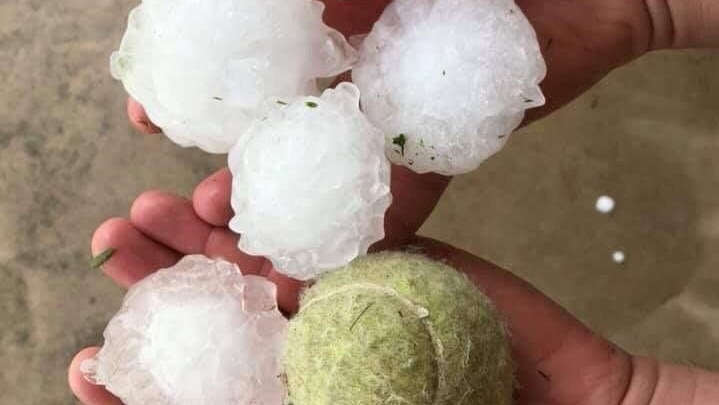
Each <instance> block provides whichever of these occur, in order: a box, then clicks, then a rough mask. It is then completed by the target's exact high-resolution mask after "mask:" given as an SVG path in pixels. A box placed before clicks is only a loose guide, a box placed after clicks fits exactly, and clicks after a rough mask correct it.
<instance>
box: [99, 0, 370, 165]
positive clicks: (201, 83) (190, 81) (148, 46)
mask: <svg viewBox="0 0 719 405" xmlns="http://www.w3.org/2000/svg"><path fill="white" fill-rule="evenodd" d="M323 10H324V5H323V4H322V3H320V2H319V1H316V0H214V1H197V0H144V1H143V2H142V4H140V5H139V6H138V7H137V8H135V9H134V10H133V11H132V12H131V13H130V18H129V23H128V28H127V32H126V33H125V37H124V38H123V40H122V44H121V46H120V50H119V51H117V52H115V53H114V54H113V55H112V58H111V67H112V74H113V76H114V77H115V78H117V79H119V80H122V81H123V83H124V85H125V89H126V90H127V92H128V93H130V95H131V96H132V97H133V98H135V99H136V100H138V101H139V102H140V103H141V104H142V105H143V106H144V107H145V110H146V112H147V114H148V116H149V117H150V119H151V120H152V121H153V122H154V123H155V124H157V125H158V126H160V127H161V128H162V129H163V130H164V132H165V134H166V135H167V136H168V137H170V138H171V139H172V140H173V141H175V142H176V143H178V144H180V145H182V146H198V147H200V148H202V149H204V150H205V151H207V152H212V153H226V152H227V151H228V150H229V149H230V148H231V147H232V145H233V144H234V143H235V141H237V138H238V137H239V135H240V134H242V132H243V130H244V129H245V128H247V126H248V124H249V123H250V121H251V120H252V119H254V118H256V117H261V116H263V115H264V114H265V109H266V107H267V105H268V99H269V98H271V97H295V96H299V95H305V94H318V89H317V84H316V79H317V78H322V77H330V76H334V75H337V74H339V73H341V72H343V71H345V70H347V69H348V68H349V67H350V66H351V65H352V63H354V62H355V61H356V59H357V55H356V51H355V50H354V49H353V48H352V47H350V46H349V44H348V43H347V42H346V41H345V39H344V37H343V36H342V34H340V33H339V32H337V31H335V30H333V29H331V28H329V27H327V26H326V25H325V24H324V23H323V21H322V12H323Z"/></svg>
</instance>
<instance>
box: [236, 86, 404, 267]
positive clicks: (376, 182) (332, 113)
mask: <svg viewBox="0 0 719 405" xmlns="http://www.w3.org/2000/svg"><path fill="white" fill-rule="evenodd" d="M288 101H289V100H288ZM229 166H230V170H231V171H232V174H233V183H232V208H233V209H234V211H235V217H234V218H233V219H232V220H231V221H230V228H231V229H232V230H234V231H235V232H237V233H239V234H241V235H242V237H241V238H240V242H239V247H240V249H242V250H243V251H245V252H247V253H250V254H253V255H258V256H265V257H268V258H269V259H271V260H272V262H273V264H274V265H275V268H277V269H278V270H279V271H280V272H282V273H284V274H287V275H289V276H291V277H293V278H296V279H299V280H307V279H310V278H313V277H316V276H317V275H319V274H321V273H323V272H325V271H328V270H331V269H334V268H337V267H340V266H343V265H345V264H347V263H349V262H350V261H352V260H353V259H354V258H356V257H357V256H360V255H363V254H365V253H367V249H368V248H369V246H370V245H371V244H372V243H374V242H376V241H378V240H380V239H382V238H383V237H384V213H385V211H386V210H387V208H388V207H389V205H390V202H391V195H390V190H389V180H390V165H389V162H388V161H387V159H386V158H385V156H384V136H383V135H382V132H381V131H379V130H378V129H377V128H375V127H374V126H373V125H372V124H371V123H370V122H369V121H368V120H367V118H366V117H365V116H364V115H363V114H362V113H361V112H360V110H359V90H358V89H357V87H356V86H355V85H353V84H351V83H342V84H340V85H339V86H337V88H336V89H328V90H326V91H325V92H324V93H323V94H322V96H321V97H319V98H317V97H304V98H298V99H295V100H294V101H292V102H291V103H290V104H288V103H287V102H286V101H284V100H279V101H278V104H277V108H276V109H274V110H273V111H271V112H270V115H269V116H268V117H267V118H266V119H263V120H257V121H255V122H254V123H253V124H252V125H251V126H250V128H249V129H248V130H247V132H245V134H243V135H242V137H241V138H240V141H239V142H238V143H237V145H235V147H234V148H233V149H232V150H231V151H230V156H229Z"/></svg>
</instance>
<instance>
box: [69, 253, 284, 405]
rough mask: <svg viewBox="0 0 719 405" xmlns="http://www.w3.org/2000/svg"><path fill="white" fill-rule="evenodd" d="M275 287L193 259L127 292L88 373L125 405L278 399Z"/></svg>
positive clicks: (280, 320)
mask: <svg viewBox="0 0 719 405" xmlns="http://www.w3.org/2000/svg"><path fill="white" fill-rule="evenodd" d="M275 293H276V291H275V286H274V284H272V283H271V282H269V281H267V280H266V279H264V278H261V277H255V276H243V275H242V274H241V273H240V271H239V269H238V268H237V267H236V266H234V265H232V264H230V263H227V262H223V261H213V260H210V259H207V258H205V257H204V256H188V257H186V258H184V259H182V260H181V261H180V262H179V263H178V264H177V265H175V266H174V267H172V268H169V269H165V270H160V271H158V272H157V273H154V274H152V275H151V276H148V277H147V278H145V279H144V280H142V281H140V282H139V283H138V284H136V285H135V286H134V287H133V288H131V289H130V291H129V292H128V293H127V295H126V297H125V300H124V302H123V304H122V308H121V309H120V311H119V312H118V313H117V314H116V315H115V316H114V317H113V318H112V320H111V321H110V323H109V324H108V326H107V329H105V333H104V336H105V344H104V346H103V347H102V349H101V350H100V351H99V352H98V354H97V356H96V357H95V358H93V359H90V360H87V361H85V362H84V363H83V364H82V370H83V372H84V373H85V376H86V378H87V379H88V380H89V381H91V382H93V383H96V384H101V385H104V386H106V388H107V389H108V390H109V391H110V392H112V393H113V394H115V395H116V396H118V397H119V398H120V399H122V401H123V402H124V403H125V404H127V405H147V404H157V405H198V404H199V405H203V404H206V405H250V404H251V405H270V404H271V405H275V404H276V405H280V404H282V401H283V397H284V395H285V389H284V386H283V383H282V382H281V381H280V378H279V377H278V376H279V375H280V374H281V364H280V361H281V360H280V357H281V353H282V350H283V349H282V347H283V342H284V339H285V335H286V329H287V321H286V319H285V318H284V317H283V316H282V314H281V313H280V312H279V311H278V310H277V305H276V296H275Z"/></svg>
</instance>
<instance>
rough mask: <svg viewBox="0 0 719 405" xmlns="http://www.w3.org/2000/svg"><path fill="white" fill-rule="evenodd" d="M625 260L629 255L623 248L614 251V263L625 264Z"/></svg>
mask: <svg viewBox="0 0 719 405" xmlns="http://www.w3.org/2000/svg"><path fill="white" fill-rule="evenodd" d="M625 260H627V256H626V255H625V254H624V252H622V251H621V250H617V251H616V252H614V253H612V261H614V263H616V264H623V263H624V261H625Z"/></svg>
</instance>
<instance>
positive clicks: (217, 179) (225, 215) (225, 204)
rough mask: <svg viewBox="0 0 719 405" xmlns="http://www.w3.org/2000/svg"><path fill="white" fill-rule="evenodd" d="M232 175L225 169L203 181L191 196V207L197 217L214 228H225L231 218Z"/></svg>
mask: <svg viewBox="0 0 719 405" xmlns="http://www.w3.org/2000/svg"><path fill="white" fill-rule="evenodd" d="M231 193H232V173H230V171H229V170H228V169H227V168H225V169H221V170H218V171H217V172H215V173H213V174H212V175H210V177H208V178H206V179H205V180H203V181H202V182H201V183H200V184H199V185H198V186H197V187H196V188H195V192H194V193H193V195H192V205H193V207H194V209H195V212H196V213H197V215H198V216H199V217H200V218H202V219H203V220H205V221H206V222H208V223H210V224H212V225H215V226H227V224H228V223H229V222H230V219H231V218H232V207H231V206H230V195H231Z"/></svg>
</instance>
